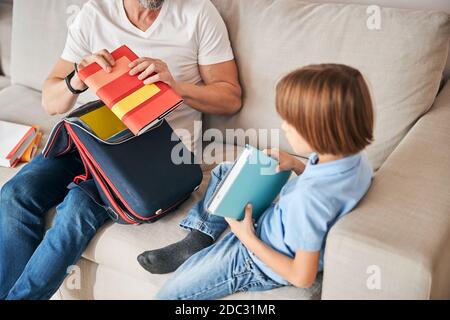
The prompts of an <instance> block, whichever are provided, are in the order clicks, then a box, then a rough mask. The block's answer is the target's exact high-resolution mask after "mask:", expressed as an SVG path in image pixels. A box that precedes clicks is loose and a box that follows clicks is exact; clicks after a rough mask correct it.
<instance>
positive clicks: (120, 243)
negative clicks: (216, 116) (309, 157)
mask: <svg viewBox="0 0 450 320" xmlns="http://www.w3.org/2000/svg"><path fill="white" fill-rule="evenodd" d="M215 148H216V151H217V154H216V157H217V158H222V157H223V158H228V159H230V158H233V157H234V156H235V155H236V154H238V153H239V152H240V148H238V150H234V148H225V147H222V144H216V146H215ZM223 152H231V153H232V155H222V154H221V153H223ZM212 168H214V165H204V166H203V167H202V169H203V173H204V178H203V181H202V184H201V186H200V189H199V190H197V191H196V192H194V193H193V195H192V196H191V198H190V199H189V200H188V201H186V202H185V203H184V204H183V205H182V206H181V207H180V208H179V209H178V210H177V211H176V212H174V213H171V214H170V215H168V216H167V217H164V218H163V219H161V220H160V221H158V222H157V223H155V224H145V225H140V226H124V225H119V224H114V223H112V222H110V223H108V224H107V225H105V226H104V227H103V228H102V229H101V230H100V231H99V232H98V233H97V235H96V236H95V238H94V239H93V240H92V241H91V243H90V244H89V247H88V248H87V250H86V251H85V252H84V254H83V257H84V258H85V259H87V260H90V261H93V262H96V263H97V264H99V265H100V266H102V268H103V267H105V268H106V271H108V269H112V270H115V271H116V273H117V272H119V273H123V277H122V278H123V279H129V277H131V278H134V279H140V281H144V282H147V283H148V284H147V287H152V286H153V287H154V288H156V289H155V290H157V289H158V288H160V287H161V286H162V285H163V284H164V283H165V281H167V279H168V277H169V275H153V274H150V273H148V272H146V271H145V270H144V269H142V267H141V266H140V265H139V264H138V262H137V260H136V258H137V256H138V255H139V254H140V253H142V252H143V251H146V250H152V249H157V248H160V247H162V246H166V245H169V244H172V243H174V242H176V241H179V240H181V239H182V238H183V237H184V236H185V235H186V231H185V230H183V229H182V228H180V227H179V222H180V221H181V220H182V219H183V218H184V217H185V216H186V214H187V212H188V210H189V209H190V208H191V207H192V206H193V205H194V203H196V202H197V201H199V200H200V199H201V197H202V195H203V194H204V192H205V190H206V187H207V185H208V182H209V178H210V170H211V169H212ZM106 271H105V272H106ZM111 272H112V271H111ZM105 281H106V279H105ZM320 281H321V280H320V278H319V279H318V280H317V282H316V284H315V285H314V286H313V287H312V288H311V289H310V290H300V289H295V288H292V287H286V288H281V289H277V290H276V292H275V293H274V292H268V293H262V294H255V293H245V294H243V295H242V296H244V298H250V297H252V298H258V299H263V298H264V297H265V298H266V299H270V298H275V297H279V298H281V299H283V298H284V299H288V298H289V299H312V298H314V297H315V298H317V296H318V295H320ZM138 282H139V281H136V280H135V281H133V283H135V284H136V283H138ZM117 285H119V284H117ZM114 286H115V284H110V285H108V286H107V287H108V288H110V287H114ZM128 290H129V289H128ZM155 290H152V291H155ZM155 293H156V292H155ZM132 296H133V295H132ZM107 297H110V296H107ZM116 297H119V296H116ZM233 297H234V296H233ZM102 298H103V297H102ZM147 298H151V296H150V292H149V293H148V295H147Z"/></svg>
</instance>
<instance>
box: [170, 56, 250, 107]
mask: <svg viewBox="0 0 450 320" xmlns="http://www.w3.org/2000/svg"><path fill="white" fill-rule="evenodd" d="M199 70H200V75H201V76H202V79H203V82H204V85H192V84H189V83H179V84H178V86H177V90H178V92H179V93H180V94H181V96H182V97H183V98H184V99H185V100H186V103H187V104H188V105H189V106H191V107H192V108H195V109H197V110H198V111H200V112H204V113H210V114H234V113H236V112H238V111H239V110H240V109H241V107H242V92H241V86H240V84H239V79H238V72H237V67H236V63H235V61H234V60H232V61H228V62H224V63H219V64H213V65H209V66H199Z"/></svg>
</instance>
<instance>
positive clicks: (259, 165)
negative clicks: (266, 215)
mask: <svg viewBox="0 0 450 320" xmlns="http://www.w3.org/2000/svg"><path fill="white" fill-rule="evenodd" d="M277 165H278V161H277V160H275V159H273V158H271V157H269V156H268V155H266V154H265V153H264V152H262V151H260V150H258V149H256V148H254V147H252V146H249V145H247V146H246V147H245V149H244V151H243V152H242V153H241V154H240V156H239V157H238V159H237V160H236V162H235V163H234V165H233V167H232V168H231V169H230V171H229V172H228V173H227V175H226V177H225V178H224V179H223V180H222V183H221V184H220V185H219V187H218V188H217V190H216V191H215V193H214V194H213V196H212V198H211V200H210V202H209V203H208V204H207V211H208V212H209V213H211V214H214V215H218V216H222V217H229V218H233V219H236V220H242V219H243V218H244V214H245V213H244V212H245V207H246V205H247V204H248V203H251V204H252V206H253V218H254V219H255V220H257V219H258V218H259V217H260V216H261V214H262V213H263V212H264V210H265V209H267V207H269V206H270V205H271V204H272V202H273V201H274V200H275V198H276V197H277V196H278V194H279V193H280V191H281V189H282V188H283V186H284V185H285V184H286V182H287V181H288V179H289V177H290V175H291V172H290V171H283V172H279V173H277V172H276V167H277Z"/></svg>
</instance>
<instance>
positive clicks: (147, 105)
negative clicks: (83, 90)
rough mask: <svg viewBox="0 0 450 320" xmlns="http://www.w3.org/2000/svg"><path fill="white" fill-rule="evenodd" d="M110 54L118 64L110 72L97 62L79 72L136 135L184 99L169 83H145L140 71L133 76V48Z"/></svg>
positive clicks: (118, 50) (124, 47) (168, 112)
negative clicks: (131, 67) (131, 64)
mask: <svg viewBox="0 0 450 320" xmlns="http://www.w3.org/2000/svg"><path fill="white" fill-rule="evenodd" d="M111 54H112V56H113V58H114V59H115V61H116V64H115V65H114V66H113V68H112V71H111V72H110V73H107V72H106V71H104V70H103V69H102V68H101V67H100V65H98V64H97V63H95V62H94V63H92V64H90V65H88V66H87V67H86V68H84V69H82V70H80V71H79V72H78V76H79V77H80V79H81V80H82V81H83V82H84V83H86V85H87V86H88V87H89V88H90V89H91V90H93V91H95V93H96V95H97V96H98V97H99V98H100V99H101V100H102V101H103V102H104V103H105V105H106V106H108V108H110V109H111V110H112V112H114V114H115V115H116V116H117V117H118V118H119V119H120V120H122V122H123V123H124V124H125V125H126V126H127V127H128V128H129V129H130V130H131V132H133V133H134V134H135V135H140V134H142V133H144V132H145V131H147V130H148V129H150V128H151V127H153V126H154V125H155V124H156V123H157V122H159V121H160V120H161V119H163V118H164V117H166V116H167V115H169V114H170V113H171V112H172V111H174V110H175V109H176V108H178V107H179V106H180V105H181V104H182V103H183V99H182V98H181V97H180V96H178V95H177V94H176V93H175V91H174V90H173V89H172V88H171V87H170V86H168V85H167V84H166V83H164V82H157V83H154V84H149V85H145V84H144V82H143V81H142V80H139V79H138V74H137V75H134V76H130V74H129V72H130V70H131V69H130V67H128V65H129V64H130V63H131V62H133V61H134V60H136V59H137V58H138V56H137V55H136V54H135V53H134V52H133V51H131V50H130V48H128V47H127V46H125V45H124V46H121V47H120V48H118V49H117V50H115V51H113V52H112V53H111Z"/></svg>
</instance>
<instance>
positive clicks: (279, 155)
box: [264, 149, 305, 175]
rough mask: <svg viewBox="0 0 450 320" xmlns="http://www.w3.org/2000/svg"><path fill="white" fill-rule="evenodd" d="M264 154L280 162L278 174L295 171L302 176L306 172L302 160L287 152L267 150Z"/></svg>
mask: <svg viewBox="0 0 450 320" xmlns="http://www.w3.org/2000/svg"><path fill="white" fill-rule="evenodd" d="M264 153H265V154H267V155H268V156H270V157H272V158H274V159H277V160H278V162H279V164H278V166H277V169H276V170H277V172H281V171H289V170H293V171H294V172H295V173H296V174H297V175H300V174H302V173H303V171H304V170H305V165H304V164H303V163H302V162H301V161H300V160H298V159H296V158H295V157H294V156H291V155H290V154H289V153H287V152H285V151H280V150H278V149H266V150H264Z"/></svg>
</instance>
